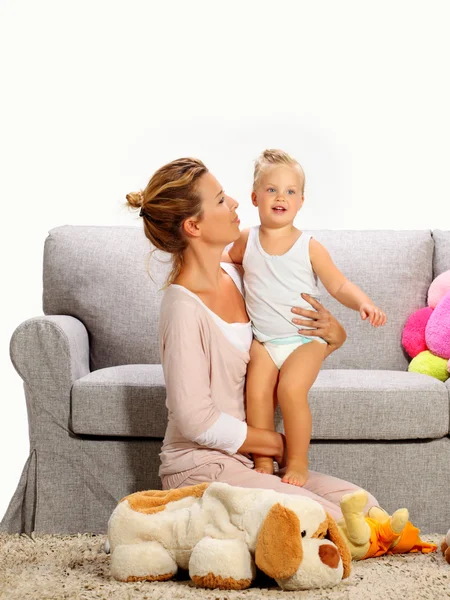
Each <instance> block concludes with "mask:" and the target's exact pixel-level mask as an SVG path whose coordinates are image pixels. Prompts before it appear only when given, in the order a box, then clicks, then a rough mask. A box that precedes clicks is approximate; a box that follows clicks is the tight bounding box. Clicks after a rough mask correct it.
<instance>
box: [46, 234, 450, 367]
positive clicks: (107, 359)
mask: <svg viewBox="0 0 450 600" xmlns="http://www.w3.org/2000/svg"><path fill="white" fill-rule="evenodd" d="M309 233H311V234H313V235H314V236H315V238H316V239H317V240H318V241H320V242H321V243H322V244H323V245H324V246H325V247H326V248H327V249H328V251H329V252H330V254H331V256H332V258H333V260H334V262H335V263H336V265H337V266H338V267H339V269H340V270H341V271H342V272H343V273H344V274H345V275H346V276H347V277H348V278H349V279H350V280H351V281H353V282H354V283H356V284H357V285H358V286H360V287H361V288H362V289H363V291H364V292H366V294H367V295H368V296H369V297H370V298H372V300H373V301H374V302H375V303H376V304H377V305H378V306H380V308H382V309H383V310H384V311H385V312H386V314H387V316H388V323H387V325H385V326H384V327H381V328H374V327H372V326H371V325H370V324H369V323H368V321H362V320H361V318H360V316H359V313H358V312H356V311H353V310H351V309H350V308H347V307H345V306H342V305H341V304H340V303H338V302H337V301H336V300H335V299H334V298H332V297H331V296H329V294H328V293H327V292H326V290H325V289H324V288H323V286H322V284H319V288H320V290H321V292H322V302H323V303H324V305H325V306H326V307H327V308H329V309H330V310H331V311H332V312H333V314H334V315H335V316H336V317H337V318H338V319H339V320H340V321H341V322H342V324H343V325H344V327H345V329H346V331H347V335H348V339H347V341H346V343H345V344H344V346H343V347H342V348H340V349H339V350H338V351H336V352H334V353H333V354H332V355H331V356H330V357H329V358H327V360H326V361H325V362H324V364H323V367H322V368H325V369H329V368H331V369H337V368H339V369H353V368H356V369H396V370H406V369H407V367H408V362H409V359H408V357H407V356H406V355H405V353H404V351H403V350H402V347H401V332H402V329H403V326H404V324H405V322H406V320H407V318H408V317H409V315H410V314H412V312H414V311H415V310H417V309H419V308H422V307H423V306H425V304H426V298H427V291H428V287H429V285H430V283H431V281H432V277H433V275H432V264H433V245H434V244H433V238H432V236H431V232H430V231H428V230H427V231H331V230H321V231H319V230H317V231H309ZM446 243H447V242H446ZM442 247H444V246H442ZM150 250H151V246H150V244H149V242H148V240H147V239H146V238H145V236H144V233H143V230H142V228H141V227H135V226H131V227H125V226H104V227H103V226H71V225H65V226H62V227H56V228H54V229H52V230H50V231H49V235H48V237H47V239H46V241H45V248H44V274H43V286H44V287H43V310H44V313H45V314H47V315H50V314H66V315H71V316H74V317H76V318H78V319H79V320H80V321H82V322H83V323H84V325H85V326H86V328H87V330H88V333H89V343H90V359H91V365H90V366H91V370H96V369H100V368H103V367H112V366H116V365H126V364H158V363H159V362H160V357H159V351H158V317H159V305H160V302H161V298H162V295H163V291H161V290H160V288H161V287H162V285H163V283H164V281H165V279H166V277H167V275H168V273H169V271H170V256H169V255H167V254H164V253H161V252H155V254H154V255H153V257H152V259H151V261H150V262H149V260H148V259H149V254H150ZM445 252H447V251H445ZM442 260H443V261H444V262H445V260H446V259H444V258H443V259H442ZM448 268H450V266H449V267H448ZM148 271H149V272H150V275H151V277H152V278H153V281H152V279H151V278H150V275H149V273H148ZM300 291H301V290H299V293H300Z"/></svg>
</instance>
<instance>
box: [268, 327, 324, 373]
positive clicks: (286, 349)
mask: <svg viewBox="0 0 450 600" xmlns="http://www.w3.org/2000/svg"><path fill="white" fill-rule="evenodd" d="M296 338H298V340H297V341H295V342H291V343H282V342H278V341H277V342H274V341H273V340H272V341H270V342H263V345H264V348H265V349H266V350H267V352H268V353H269V355H270V357H271V359H272V360H273V362H274V363H275V364H276V366H277V367H278V369H281V366H282V365H283V363H284V361H285V360H286V359H287V357H288V356H289V355H290V354H291V353H292V352H294V350H296V349H297V348H298V347H299V346H303V344H307V343H308V342H313V341H314V340H317V341H318V342H320V343H322V344H327V342H326V341H325V340H324V339H322V338H321V337H318V336H317V337H306V336H304V335H301V334H297V336H296ZM289 339H292V338H289Z"/></svg>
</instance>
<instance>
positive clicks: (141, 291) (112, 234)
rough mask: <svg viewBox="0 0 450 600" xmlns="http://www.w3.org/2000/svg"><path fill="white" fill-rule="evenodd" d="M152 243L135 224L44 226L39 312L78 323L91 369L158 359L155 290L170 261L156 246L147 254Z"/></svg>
mask: <svg viewBox="0 0 450 600" xmlns="http://www.w3.org/2000/svg"><path fill="white" fill-rule="evenodd" d="M151 249H152V247H151V246H150V243H149V241H148V240H147V238H146V237H145V235H144V232H143V230H142V227H123V226H120V227H118V226H115V227H114V226H109V227H106V226H105V227H100V226H73V225H64V226H62V227H55V228H54V229H51V230H50V231H49V235H48V237H47V239H46V240H45V247H44V274H43V285H44V287H43V309H44V314H46V315H71V316H72V317H76V318H77V319H79V320H80V321H81V322H82V323H83V324H84V325H85V327H86V329H87V330H88V332H89V353H90V369H91V371H94V370H96V369H101V368H103V367H110V366H115V365H126V364H148V363H153V364H154V363H159V362H160V358H159V350H158V322H159V305H160V302H161V298H162V294H163V292H162V291H159V290H160V288H161V287H162V285H163V284H164V281H165V279H166V276H167V274H168V272H169V269H170V263H169V262H168V258H169V257H168V255H166V254H163V253H159V258H160V259H162V260H156V253H155V257H153V258H152V259H151V260H150V261H149V257H150V251H151ZM149 273H150V274H149ZM150 275H151V277H152V278H153V281H152V279H151V277H150Z"/></svg>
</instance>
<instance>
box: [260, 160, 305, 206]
mask: <svg viewBox="0 0 450 600" xmlns="http://www.w3.org/2000/svg"><path fill="white" fill-rule="evenodd" d="M277 165H289V166H290V167H294V168H296V169H297V170H298V171H299V174H300V179H301V182H302V184H301V185H302V195H303V192H304V190H305V172H304V171H303V169H302V166H301V164H300V163H299V162H298V161H297V160H295V158H293V157H292V156H290V155H289V154H288V153H287V152H284V150H273V149H272V150H264V151H263V152H261V154H260V155H259V157H258V158H257V159H256V160H255V171H254V174H253V191H255V190H256V188H257V187H258V185H259V182H260V180H261V177H262V175H263V174H264V173H265V172H266V171H267V170H268V169H270V168H271V167H275V166H277Z"/></svg>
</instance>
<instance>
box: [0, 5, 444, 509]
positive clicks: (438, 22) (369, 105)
mask: <svg viewBox="0 0 450 600" xmlns="http://www.w3.org/2000/svg"><path fill="white" fill-rule="evenodd" d="M447 6H448V3H447V2H445V1H442V2H436V1H427V2H399V1H397V2H396V1H395V0H389V1H385V0H383V1H380V0H378V1H377V2H361V1H360V0H359V1H358V0H355V1H346V0H340V1H339V2H336V1H335V0H330V1H320V2H313V1H310V2H302V1H293V2H289V1H280V2H273V1H270V2H263V1H261V0H258V1H252V0H246V1H245V2H244V1H243V0H240V1H238V2H237V1H231V0H227V2H224V3H218V2H214V1H204V2H203V1H195V0H191V1H190V2H174V1H172V2H166V3H164V2H159V3H155V2H150V1H146V2H144V1H142V2H136V1H133V0H127V1H125V0H123V1H117V0H116V1H115V2H106V0H104V1H96V0H88V1H86V0H78V1H77V2H68V1H61V0H54V1H49V0H40V2H34V1H31V0H29V1H20V0H8V1H5V0H3V1H2V2H1V4H0V56H1V57H2V64H1V78H0V82H1V83H0V85H1V93H0V119H1V122H0V125H1V134H0V152H1V156H0V159H1V163H0V164H1V176H0V197H1V198H2V236H1V246H2V248H1V250H2V251H1V261H2V262H1V270H2V290H3V293H2V300H3V303H2V315H3V318H2V319H1V329H0V336H1V340H0V365H1V380H2V393H1V395H0V456H1V459H0V461H1V463H0V465H1V468H0V475H1V484H0V517H1V516H2V515H3V514H4V512H5V510H6V508H7V505H8V502H9V500H10V497H11V496H12V494H13V492H14V490H15V487H16V485H17V482H18V479H19V476H20V473H21V470H22V466H23V464H24V462H25V460H26V458H27V455H28V429H27V418H26V411H25V402H24V395H23V389H22V382H21V379H20V378H19V376H18V374H17V373H16V371H15V370H14V368H13V366H12V364H11V362H10V358H9V340H10V338H11V335H12V333H13V331H14V329H15V328H16V327H17V326H18V325H19V324H20V323H21V322H22V321H24V320H25V319H28V318H30V317H32V316H36V315H39V314H42V251H43V244H44V240H45V237H46V235H47V232H48V230H49V229H51V228H52V227H55V226H57V225H63V224H96V225H110V224H123V225H130V224H135V225H137V226H138V225H140V224H139V221H138V219H137V218H136V217H135V215H134V214H132V213H131V212H129V211H127V210H126V209H124V208H123V207H122V203H123V202H124V200H125V194H126V193H127V192H129V191H132V190H136V189H138V188H139V187H142V186H143V185H145V184H146V182H147V180H148V178H149V177H150V176H151V174H152V172H153V171H154V170H155V169H156V168H158V167H159V166H161V165H162V164H163V163H165V162H167V161H169V160H172V159H174V158H178V157H180V156H182V155H191V156H198V157H200V158H201V159H203V160H204V161H205V162H206V164H207V165H208V166H209V168H210V170H211V171H212V172H213V173H214V174H215V175H216V176H217V177H218V179H219V180H220V181H221V182H222V184H223V185H224V187H225V189H226V191H227V192H228V193H229V194H230V195H233V196H234V197H236V198H237V199H238V200H239V201H240V208H239V210H238V212H239V215H240V217H241V222H242V226H248V225H250V224H252V223H255V218H256V213H255V212H254V211H255V210H256V209H253V207H252V206H251V204H250V199H249V192H250V187H251V175H252V166H253V164H252V161H253V160H254V158H256V156H257V155H258V153H259V152H260V151H261V150H262V149H263V148H266V147H280V148H284V149H285V150H287V151H289V152H291V153H292V154H293V155H294V156H296V157H297V158H298V160H299V161H300V162H301V163H302V164H303V166H304V169H305V171H306V182H307V183H306V193H305V204H304V207H303V209H302V211H301V213H300V215H299V217H298V222H297V225H298V226H299V227H300V228H302V227H305V228H312V229H314V228H329V229H434V228H441V229H450V195H449V192H450V183H449V177H448V173H449V159H450V151H449V144H450V142H449V140H450V118H449V106H450V93H449V78H448V68H449V64H448V58H449V51H450V41H449V39H450V38H449V36H448V19H447V18H446V7H447Z"/></svg>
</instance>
